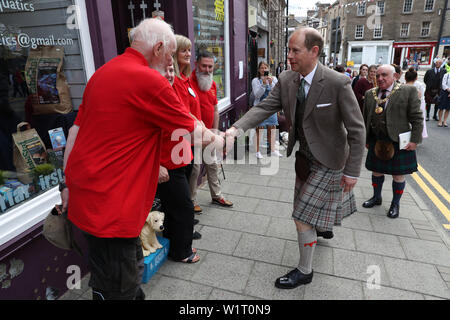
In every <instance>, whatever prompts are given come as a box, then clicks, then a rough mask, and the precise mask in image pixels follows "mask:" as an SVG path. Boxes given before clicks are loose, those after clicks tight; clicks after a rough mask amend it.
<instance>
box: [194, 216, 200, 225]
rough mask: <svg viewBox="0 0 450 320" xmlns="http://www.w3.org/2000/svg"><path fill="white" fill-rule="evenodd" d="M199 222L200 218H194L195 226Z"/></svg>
mask: <svg viewBox="0 0 450 320" xmlns="http://www.w3.org/2000/svg"><path fill="white" fill-rule="evenodd" d="M199 222H200V220H198V219H195V218H194V226H195V225H196V224H197V223H199Z"/></svg>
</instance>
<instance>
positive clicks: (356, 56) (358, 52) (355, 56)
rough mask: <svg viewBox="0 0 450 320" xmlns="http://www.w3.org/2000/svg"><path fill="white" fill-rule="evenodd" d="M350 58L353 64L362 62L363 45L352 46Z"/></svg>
mask: <svg viewBox="0 0 450 320" xmlns="http://www.w3.org/2000/svg"><path fill="white" fill-rule="evenodd" d="M351 52H352V53H351V59H350V60H352V61H353V62H354V63H355V64H362V54H363V47H352V51H351Z"/></svg>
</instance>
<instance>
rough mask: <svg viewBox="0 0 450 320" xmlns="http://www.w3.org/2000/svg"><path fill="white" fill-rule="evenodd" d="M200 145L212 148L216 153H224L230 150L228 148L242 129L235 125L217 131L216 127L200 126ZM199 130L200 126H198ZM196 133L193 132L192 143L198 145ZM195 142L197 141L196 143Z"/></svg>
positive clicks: (231, 146) (230, 147) (232, 145)
mask: <svg viewBox="0 0 450 320" xmlns="http://www.w3.org/2000/svg"><path fill="white" fill-rule="evenodd" d="M201 129H202V133H201V146H202V148H205V149H206V148H207V149H211V151H212V150H216V152H217V154H220V153H221V152H222V154H223V155H226V154H228V153H229V152H230V150H232V149H233V147H234V139H235V138H236V137H238V136H240V135H241V133H242V130H241V129H237V128H235V127H231V128H230V129H228V130H227V131H225V132H222V131H219V130H217V129H206V128H205V127H203V126H202V127H201ZM199 130H200V128H199ZM196 136H197V134H194V145H197V146H198V145H200V143H198V142H199V141H200V140H199V139H196ZM196 142H197V143H196Z"/></svg>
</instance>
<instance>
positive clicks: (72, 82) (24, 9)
mask: <svg viewBox="0 0 450 320" xmlns="http://www.w3.org/2000/svg"><path fill="white" fill-rule="evenodd" d="M1 3H2V4H3V3H6V4H8V6H2V8H1V9H2V10H1V11H0V216H1V215H3V214H7V212H8V211H10V210H12V209H13V208H17V207H19V206H20V205H21V204H23V203H24V202H26V201H28V200H30V199H33V198H34V197H36V196H37V195H40V194H42V193H44V192H45V191H48V190H50V189H52V188H54V187H56V186H57V185H58V184H59V182H60V181H63V179H64V173H63V168H62V166H63V161H62V160H63V157H64V148H65V141H66V138H67V134H68V129H69V128H70V127H71V126H72V124H73V121H74V119H75V117H76V111H75V110H76V109H77V108H78V105H79V103H80V101H81V98H82V92H83V90H84V86H85V84H86V76H85V72H84V68H83V62H82V57H81V50H80V44H79V43H80V42H79V33H78V30H77V28H74V27H73V21H74V16H73V15H74V10H72V8H73V7H74V3H73V1H61V0H48V1H24V0H18V1H14V2H13V1H5V2H1Z"/></svg>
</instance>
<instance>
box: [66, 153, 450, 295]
mask: <svg viewBox="0 0 450 320" xmlns="http://www.w3.org/2000/svg"><path fill="white" fill-rule="evenodd" d="M283 153H284V154H285V152H283ZM250 157H251V159H252V162H256V159H255V157H254V154H251V155H250ZM268 159H270V157H269V158H266V159H263V160H264V161H263V162H267V161H268ZM279 165H280V169H279V171H278V173H277V175H275V176H262V175H260V174H259V173H260V168H261V164H252V165H248V164H247V165H244V164H240V165H224V169H225V176H226V180H224V181H223V182H222V186H223V192H224V194H225V195H226V196H227V198H228V199H230V200H231V201H233V202H234V207H233V208H231V209H223V208H221V207H219V206H217V205H214V204H212V203H211V199H210V195H209V190H208V187H207V186H204V187H202V188H201V190H199V199H198V200H199V203H200V205H201V206H202V208H203V214H201V215H198V216H196V217H197V218H198V219H199V220H200V223H199V225H197V226H196V230H198V231H200V232H201V234H202V236H203V237H202V239H200V240H196V241H194V247H196V248H198V250H199V254H200V256H201V260H200V261H199V262H198V263H196V264H183V263H176V262H172V261H169V260H168V261H167V262H166V263H165V264H164V265H163V266H162V267H161V269H160V270H159V271H158V272H157V273H156V274H155V275H154V276H153V278H152V279H151V280H150V281H149V282H148V283H147V284H145V285H143V289H144V291H145V293H146V296H147V299H148V300H158V299H171V300H173V299H182V300H183V299H188V300H196V299H200V300H203V299H224V300H229V299H237V300H241V299H242V300H243V299H269V300H271V299H289V300H291V299H294V300H295V299H298V300H303V299H305V300H306V299H319V300H325V299H346V300H347V299H356V300H360V299H370V300H373V299H387V300H393V299H419V300H422V299H450V289H449V288H450V242H449V239H446V238H445V233H444V232H443V231H442V230H441V229H442V228H441V226H440V225H439V224H438V223H437V222H436V221H435V220H434V217H433V216H432V214H431V212H429V210H428V208H427V207H426V206H425V204H424V202H423V201H422V200H421V199H420V198H419V197H418V196H417V194H416V193H415V192H414V190H412V188H411V186H408V185H407V186H406V189H405V193H404V195H403V197H402V200H401V207H400V217H399V218H398V219H394V220H392V219H389V218H387V217H386V212H387V210H388V208H389V205H390V201H391V199H392V194H391V181H392V179H391V178H390V176H386V181H385V183H384V188H383V190H384V191H383V205H382V206H379V207H375V208H372V209H365V208H363V207H362V206H361V204H362V202H363V201H365V200H367V199H368V198H370V197H371V196H372V187H371V180H370V177H371V174H370V172H369V171H367V170H365V169H363V172H362V174H361V177H360V179H359V180H358V184H357V185H356V187H355V189H354V192H355V196H356V199H357V205H358V212H357V213H355V214H354V215H352V216H350V217H348V218H347V219H345V220H344V221H343V226H342V227H336V228H335V229H334V234H335V236H334V238H333V239H331V240H323V239H322V238H319V240H318V245H317V247H316V251H315V257H314V263H313V269H314V278H313V281H312V283H311V284H309V285H306V286H300V287H298V288H296V289H293V290H280V289H277V288H275V286H274V282H275V279H276V278H277V277H279V276H281V275H283V274H285V273H287V272H288V271H290V270H291V269H292V268H293V267H296V265H297V263H298V258H299V251H298V245H297V233H296V230H295V226H294V223H293V222H292V220H291V210H292V200H293V193H294V192H293V189H294V183H295V173H294V170H293V168H294V157H293V156H291V157H290V158H288V159H286V157H284V158H281V159H280V163H279ZM377 271H379V275H380V277H379V279H380V288H379V289H373V288H372V289H371V288H370V286H368V284H367V282H368V279H369V278H373V277H374V276H375V275H376V272H377ZM87 282H88V276H87V277H85V278H84V279H83V284H82V288H81V289H80V290H72V291H69V292H68V293H67V294H66V295H65V296H64V297H62V299H91V291H90V289H88V287H87Z"/></svg>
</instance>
